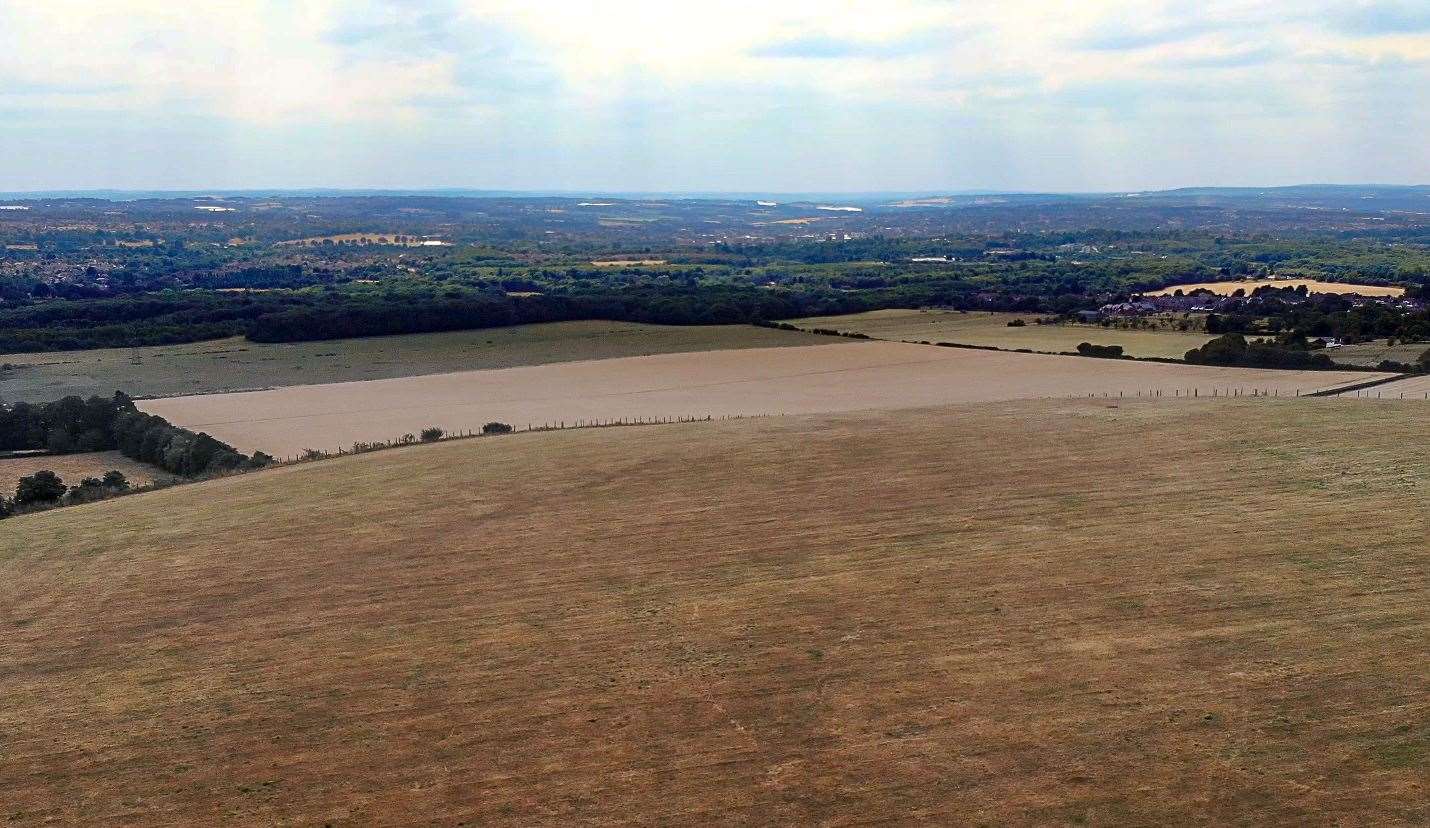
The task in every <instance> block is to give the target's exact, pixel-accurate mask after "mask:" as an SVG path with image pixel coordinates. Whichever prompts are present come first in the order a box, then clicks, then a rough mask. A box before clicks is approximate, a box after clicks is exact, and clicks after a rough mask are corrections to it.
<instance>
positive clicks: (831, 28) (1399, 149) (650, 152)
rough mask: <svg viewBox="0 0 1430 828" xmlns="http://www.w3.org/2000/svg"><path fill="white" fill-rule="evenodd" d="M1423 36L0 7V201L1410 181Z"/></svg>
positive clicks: (1180, 22)
mask: <svg viewBox="0 0 1430 828" xmlns="http://www.w3.org/2000/svg"><path fill="white" fill-rule="evenodd" d="M1427 17H1430V9H1426V8H1425V7H1424V6H1423V3H1421V2H1418V0H1405V1H1404V2H1399V3H1393V2H1378V3H1358V4H1352V5H1348V4H1347V3H1346V2H1345V0H1204V1H1203V2H1199V3H1196V4H1191V3H1185V2H1174V1H1173V0H1082V2H1079V3H1075V4H1071V3H1065V2H1057V1H1056V0H1000V2H997V3H991V2H982V0H777V2H771V0H722V2H719V3H707V2H694V1H693V0H691V1H690V2H686V0H245V2H242V3H235V2H231V0H189V2H186V3H175V2H172V0H105V2H103V3H95V2H93V0H45V2H41V3H22V2H5V0H0V146H3V147H4V148H5V150H6V151H5V152H0V180H16V181H18V180H20V178H21V177H23V176H26V175H32V176H37V177H40V178H43V177H44V176H46V175H49V176H59V175H74V176H77V177H78V176H80V175H81V172H82V171H83V175H84V177H85V178H87V179H99V178H103V177H104V176H105V175H109V176H111V177H117V176H119V175H120V174H121V172H122V174H123V175H136V176H137V175H140V174H141V173H142V172H143V171H144V170H149V171H150V176H151V177H152V178H154V179H155V180H154V181H152V182H151V183H154V184H158V183H161V182H160V181H159V180H158V179H159V178H160V177H167V178H174V177H177V176H179V172H176V170H180V169H182V172H183V177H184V178H186V179H187V180H188V181H189V182H190V183H196V184H197V183H202V179H203V178H204V176H205V175H207V174H210V173H211V172H212V171H214V170H219V171H224V170H228V171H231V172H232V174H233V175H234V176H235V177H236V180H233V181H230V183H233V184H242V183H244V181H243V180H242V177H243V175H244V174H245V171H248V172H247V173H246V174H247V175H249V176H250V178H251V179H252V181H254V182H257V181H259V180H260V179H262V180H263V183H267V184H282V183H284V181H285V180H289V181H290V182H291V179H292V177H293V176H294V175H302V176H314V175H318V176H330V178H328V179H326V180H317V179H313V178H307V179H306V180H305V182H304V183H313V184H318V183H329V184H343V183H354V184H356V183H368V184H372V183H380V181H379V180H378V179H377V178H375V177H374V176H391V177H392V178H391V179H390V180H389V183H391V184H400V185H404V186H416V185H421V184H424V183H428V184H452V183H463V184H474V185H493V186H503V187H517V186H533V187H556V186H572V187H577V188H580V187H587V186H598V187H607V188H610V187H621V186H623V184H629V185H630V186H632V187H633V188H634V187H635V185H636V184H640V185H641V186H642V187H644V188H649V189H667V188H670V187H679V186H690V187H693V188H701V189H719V188H721V187H730V188H737V189H759V188H762V187H764V186H766V185H767V184H768V183H770V182H772V181H775V180H779V181H782V182H784V186H789V187H792V188H797V189H828V188H833V187H834V186H835V185H836V184H837V185H838V186H840V187H853V188H858V187H860V186H868V187H871V188H877V189H889V188H898V187H900V186H907V187H909V188H911V189H922V188H925V187H931V186H938V185H939V184H940V183H941V182H944V181H946V182H947V183H949V184H950V185H954V184H956V185H959V186H969V187H997V186H1007V187H1017V188H1022V189H1028V188H1046V187H1051V186H1057V185H1059V184H1061V185H1062V186H1066V187H1069V188H1088V187H1096V186H1100V184H1099V182H1102V183H1104V184H1106V185H1108V186H1111V185H1112V184H1113V182H1114V180H1115V182H1116V186H1117V187H1124V186H1125V187H1130V188H1137V187H1141V186H1151V185H1154V184H1157V183H1178V182H1186V183H1199V182H1200V181H1201V180H1203V179H1200V178H1199V177H1198V176H1197V175H1196V172H1197V169H1198V168H1197V167H1196V166H1195V159H1199V158H1201V159H1204V158H1205V157H1206V156H1205V153H1206V152H1207V150H1208V148H1212V147H1215V148H1218V149H1219V150H1221V151H1224V152H1225V153H1226V157H1225V159H1223V160H1219V161H1218V162H1217V163H1218V164H1219V165H1221V166H1219V167H1218V169H1224V170H1227V171H1236V170H1241V171H1243V172H1244V173H1245V174H1246V175H1247V176H1248V177H1255V178H1258V179H1259V180H1265V176H1264V175H1263V173H1266V174H1270V172H1269V171H1274V170H1278V169H1280V170H1284V171H1285V175H1288V176H1290V175H1292V173H1293V172H1294V171H1297V170H1305V171H1308V172H1316V171H1317V170H1320V171H1321V174H1318V175H1312V176H1309V177H1312V178H1319V179H1330V178H1334V177H1336V175H1338V174H1339V173H1338V170H1341V169H1346V170H1360V169H1367V164H1369V163H1371V162H1375V163H1378V164H1380V165H1381V168H1383V170H1384V171H1383V172H1381V173H1379V174H1378V175H1377V177H1379V178H1382V179H1384V180H1394V179H1397V178H1403V179H1409V178H1421V179H1424V178H1430V152H1427V150H1426V149H1425V148H1424V147H1422V146H1420V145H1419V144H1418V143H1416V139H1415V136H1419V135H1423V134H1424V133H1425V132H1426V131H1427V129H1430V114H1427V112H1426V109H1425V108H1424V107H1416V106H1413V105H1412V106H1407V105H1406V101H1407V99H1409V100H1412V102H1413V99H1414V95H1415V94H1416V92H1417V90H1419V89H1423V88H1425V87H1426V82H1427V72H1430V38H1426V37H1423V36H1420V33H1421V32H1423V31H1425V30H1426V29H1425V26H1426V22H1427V21H1426V18H1427ZM1422 97H1423V93H1422ZM1232 111H1234V112H1236V113H1237V118H1236V119H1235V122H1234V123H1233V122H1232V119H1228V118H1226V117H1224V116H1223V113H1226V112H1232ZM1293 116H1294V117H1293ZM1392 120H1393V121H1394V122H1395V123H1397V124H1398V125H1399V128H1398V131H1397V132H1396V134H1395V135H1389V134H1383V132H1384V131H1382V133H1376V132H1375V131H1374V130H1373V129H1372V128H1371V127H1372V125H1374V124H1377V123H1385V122H1389V121H1392ZM1172 123H1175V124H1177V129H1176V130H1175V131H1169V130H1167V129H1166V125H1167V124H1172ZM58 124H62V125H63V128H60V127H59V126H57V125H58ZM891 125H892V126H891ZM1288 125H1294V129H1295V130H1296V133H1295V134H1296V135H1298V136H1305V140H1307V141H1312V140H1314V141H1315V142H1316V143H1314V144H1313V145H1311V147H1310V149H1309V150H1305V149H1301V150H1298V151H1297V153H1298V154H1296V155H1294V156H1293V155H1292V153H1291V151H1290V150H1287V151H1286V152H1285V153H1284V155H1285V157H1281V156H1278V155H1277V153H1276V151H1275V148H1274V147H1271V146H1268V147H1264V148H1258V149H1257V151H1256V152H1252V150H1251V148H1250V146H1249V145H1248V141H1247V139H1246V137H1245V136H1247V135H1284V134H1286V129H1287V127H1288ZM121 127H122V128H121ZM280 138H281V140H280ZM16 148H24V151H23V152H21V151H19V150H16ZM12 150H15V151H12ZM1179 152H1180V155H1179ZM226 153H227V154H226ZM205 158H207V159H208V160H209V163H208V165H207V166H205V165H204V163H203V162H202V159H205ZM27 159H28V160H27ZM106 159H108V161H109V163H108V164H106V163H105V162H106ZM1050 159H1052V160H1050ZM1238 159H1246V160H1245V161H1239V160H1238ZM1253 161H1254V162H1255V163H1254V164H1253V163H1252V162H1253ZM1313 162H1314V163H1317V164H1321V165H1323V166H1320V167H1313V166H1310V165H1311V164H1312V163H1313ZM189 164H192V165H193V166H192V167H189V166H186V165H189ZM1238 164H1240V166H1238ZM106 170H113V172H109V173H106V172H105V171H106ZM1230 174H1231V172H1228V175H1230ZM264 176H267V178H264ZM824 178H829V179H830V181H829V184H828V186H825V185H822V184H821V183H820V182H821V180H823V179H824ZM835 178H837V179H838V180H837V181H835V180H834V179H835ZM69 183H71V184H79V185H82V184H83V183H84V182H82V181H74V182H69ZM91 183H92V185H95V186H97V185H99V184H103V183H106V182H105V181H100V180H94V181H92V182H91ZM110 183H112V182H110ZM129 183H139V182H134V181H130V182H129ZM910 185H917V186H910Z"/></svg>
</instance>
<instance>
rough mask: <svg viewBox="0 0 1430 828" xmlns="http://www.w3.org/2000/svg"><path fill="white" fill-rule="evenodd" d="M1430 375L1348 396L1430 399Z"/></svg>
mask: <svg viewBox="0 0 1430 828" xmlns="http://www.w3.org/2000/svg"><path fill="white" fill-rule="evenodd" d="M1427 395H1430V374H1423V375H1421V376H1418V377H1406V378H1405V379H1402V380H1396V381H1395V382H1388V383H1386V384H1385V385H1377V386H1375V387H1373V388H1367V389H1365V390H1364V391H1361V392H1359V393H1356V392H1350V393H1348V394H1347V396H1351V397H1355V396H1360V397H1377V398H1380V399H1387V400H1389V399H1407V400H1421V401H1424V400H1426V399H1430V396H1427Z"/></svg>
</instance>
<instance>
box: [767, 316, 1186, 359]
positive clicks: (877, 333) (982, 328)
mask: <svg viewBox="0 0 1430 828" xmlns="http://www.w3.org/2000/svg"><path fill="white" fill-rule="evenodd" d="M1039 316H1040V314H1036V313H1033V314H1028V313H985V312H979V311H970V312H968V313H959V312H958V311H939V310H880V311H869V312H867V313H854V314H848V315H845V316H812V317H809V318H806V319H792V320H790V323H791V324H793V325H798V326H799V327H801V328H805V329H811V328H829V329H832V330H837V331H846V332H851V333H862V334H868V335H869V336H872V337H874V338H875V339H889V340H893V341H895V342H954V343H958V344H960V345H985V346H992V347H995V348H1008V349H1018V348H1026V349H1028V350H1030V351H1048V352H1052V353H1058V352H1062V351H1076V350H1077V346H1078V344H1079V343H1082V342H1091V343H1092V344H1094V345H1121V346H1122V348H1123V351H1124V352H1125V353H1126V354H1127V355H1128V356H1136V357H1163V358H1168V359H1181V358H1182V357H1183V356H1185V355H1186V353H1187V351H1190V350H1191V349H1193V348H1200V347H1201V346H1203V345H1205V344H1206V343H1207V342H1208V341H1210V340H1211V339H1212V338H1213V337H1211V336H1210V335H1208V334H1206V333H1201V332H1183V331H1171V330H1151V331H1134V330H1122V329H1119V328H1104V327H1102V326H1101V325H1076V324H1067V325H1038V324H1035V323H1034V321H1033V320H1035V319H1037V318H1038V317H1039ZM1014 319H1022V320H1023V321H1024V322H1026V323H1027V324H1026V325H1024V326H1023V327H1020V328H1010V327H1008V323H1009V322H1011V321H1013V320H1014Z"/></svg>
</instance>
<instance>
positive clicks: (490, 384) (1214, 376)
mask: <svg viewBox="0 0 1430 828" xmlns="http://www.w3.org/2000/svg"><path fill="white" fill-rule="evenodd" d="M818 341H821V342H833V343H835V344H828V345H814V346H810V347H791V348H763V349H751V350H729V351H711V352H706V353H686V354H663V355H659V356H651V357H633V358H628V359H606V360H600V361H594V362H567V363H558V364H551V365H538V366H534V367H524V368H507V369H502V370H494V371H467V372H463V373H454V374H438V375H430V376H421V377H405V378H401V379H392V380H375V381H371V382H353V383H335V384H330V385H316V386H294V387H289V388H279V389H275V390H272V391H257V392H252V393H241V394H215V395H207V396H190V397H173V398H169V399H160V400H147V401H144V402H142V403H140V407H141V408H143V409H144V410H146V411H149V412H152V413H155V414H159V415H161V416H163V417H166V418H167V419H169V420H170V421H171V422H173V423H175V424H177V425H181V426H184V427H186V428H191V429H193V430H195V431H207V432H208V433H210V434H212V435H213V436H215V437H218V438H219V439H221V440H224V441H226V442H228V443H232V444H233V445H235V446H237V447H239V449H241V450H242V451H244V452H249V451H252V450H253V449H261V450H263V451H266V452H269V453H270V454H274V455H275V456H288V455H293V454H298V453H300V452H302V451H303V450H304V449H306V448H313V449H321V450H327V451H332V450H336V449H339V448H347V447H349V446H351V445H352V444H353V443H354V442H357V441H363V442H370V441H380V440H389V439H393V438H396V437H398V436H399V435H401V434H404V433H408V432H411V433H416V432H417V431H418V430H420V429H422V428H423V427H426V426H429V425H436V426H440V427H442V428H445V429H447V430H448V431H456V430H476V429H480V428H481V427H482V425H483V424H484V423H487V422H490V421H493V420H498V421H501V422H506V423H510V424H512V425H514V426H516V427H518V428H524V427H525V426H527V425H538V426H539V425H542V424H545V423H557V422H560V421H564V422H567V423H573V422H575V421H577V420H593V419H599V420H612V419H619V418H636V417H681V416H684V417H690V416H696V417H699V416H705V415H711V416H715V417H721V416H730V415H758V414H808V413H818V412H827V411H852V410H859V409H869V408H884V409H892V408H915V407H919V406H929V405H946V404H949V403H965V402H981V401H989V400H1005V399H1017V398H1026V397H1068V396H1071V395H1080V396H1087V395H1088V394H1107V395H1110V396H1112V397H1117V396H1118V395H1119V394H1125V395H1126V396H1129V397H1136V396H1137V395H1138V394H1144V393H1146V394H1150V393H1152V392H1154V391H1158V390H1160V391H1162V392H1163V393H1164V394H1166V395H1174V394H1178V393H1192V389H1198V393H1199V394H1211V393H1213V391H1215V392H1216V393H1219V394H1226V393H1229V392H1234V391H1236V390H1240V391H1241V392H1243V393H1246V394H1250V393H1252V391H1253V390H1256V391H1267V392H1272V393H1277V394H1280V395H1284V396H1294V395H1295V394H1296V393H1297V392H1298V390H1299V391H1301V392H1309V391H1312V390H1316V389H1324V388H1334V387H1336V386H1339V385H1342V384H1346V383H1349V382H1362V381H1365V380H1368V379H1373V378H1375V377H1377V376H1382V375H1379V374H1374V373H1364V372H1332V371H1274V370H1253V369H1245V368H1212V367H1206V366H1197V365H1171V364H1161V363H1148V362H1132V361H1128V360H1106V359H1089V358H1086V357H1064V356H1044V355H1040V354H1015V353H1005V352H995V351H974V350H967V349H960V348H938V347H934V346H928V345H905V344H903V343H898V342H853V341H850V340H838V339H829V338H826V337H821V338H819V340H818Z"/></svg>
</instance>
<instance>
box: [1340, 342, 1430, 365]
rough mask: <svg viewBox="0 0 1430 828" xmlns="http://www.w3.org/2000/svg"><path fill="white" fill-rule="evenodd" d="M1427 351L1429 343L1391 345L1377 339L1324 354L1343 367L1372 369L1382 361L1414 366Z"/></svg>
mask: <svg viewBox="0 0 1430 828" xmlns="http://www.w3.org/2000/svg"><path fill="white" fill-rule="evenodd" d="M1427 350H1430V342H1411V343H1404V342H1400V343H1396V344H1395V345H1391V344H1389V342H1387V341H1386V340H1384V339H1377V340H1375V341H1373V342H1361V343H1357V344H1355V345H1345V346H1342V347H1340V348H1332V349H1331V350H1329V351H1326V354H1327V355H1329V356H1330V357H1331V359H1333V360H1335V361H1336V362H1339V363H1343V364H1345V365H1369V366H1372V367H1374V366H1376V365H1379V364H1380V363H1381V362H1382V361H1384V360H1390V361H1392V362H1403V363H1405V364H1406V365H1414V364H1415V361H1416V360H1417V359H1419V358H1420V355H1421V354H1423V353H1425V352H1426V351H1427Z"/></svg>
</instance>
